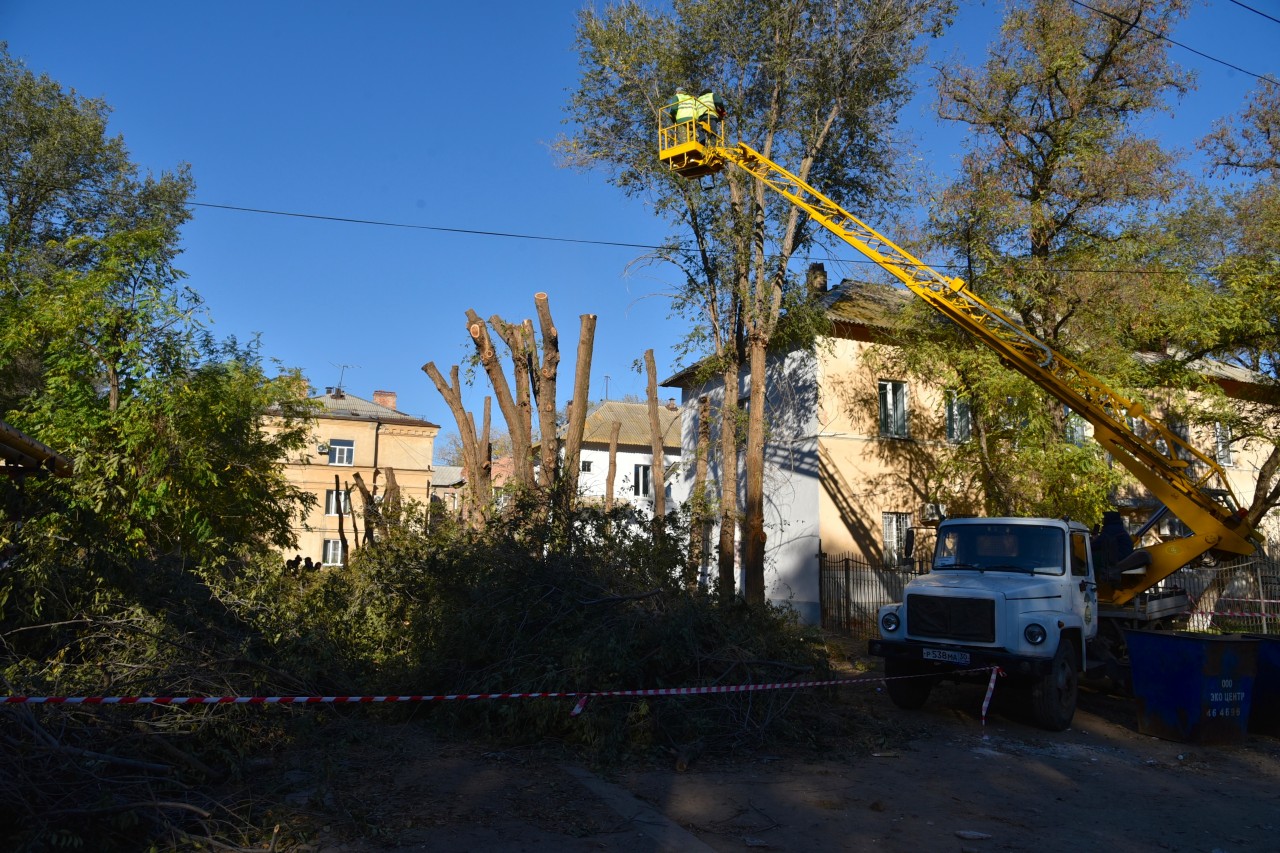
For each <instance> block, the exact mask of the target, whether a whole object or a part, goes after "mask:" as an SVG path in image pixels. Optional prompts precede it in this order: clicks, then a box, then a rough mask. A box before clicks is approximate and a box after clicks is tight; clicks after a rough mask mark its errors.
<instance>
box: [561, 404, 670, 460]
mask: <svg viewBox="0 0 1280 853" xmlns="http://www.w3.org/2000/svg"><path fill="white" fill-rule="evenodd" d="M615 421H616V422H617V423H619V424H621V425H622V428H621V429H620V430H619V431H618V444H619V445H629V446H635V447H649V446H651V445H652V444H653V439H652V434H651V432H650V430H649V405H648V403H624V402H622V401H621V400H606V401H605V402H603V403H601V404H600V408H598V409H596V410H595V411H594V412H592V413H591V414H589V415H587V422H586V425H585V426H584V428H583V431H582V442H583V444H603V445H604V446H606V447H608V446H609V433H610V431H611V430H612V425H613V423H614V422H615ZM658 427H659V429H661V430H662V446H663V447H664V448H669V449H675V450H679V449H680V410H679V409H668V408H667V407H666V406H662V405H660V406H658Z"/></svg>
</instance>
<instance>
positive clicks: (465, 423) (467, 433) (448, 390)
mask: <svg viewBox="0 0 1280 853" xmlns="http://www.w3.org/2000/svg"><path fill="white" fill-rule="evenodd" d="M422 370H423V372H424V373H426V374H427V376H429V377H431V381H432V382H433V383H434V384H435V386H436V390H437V391H439V392H440V396H441V397H443V398H444V401H445V403H447V404H448V406H449V411H450V412H452V413H453V420H454V422H455V423H457V425H458V437H459V438H460V439H461V440H462V457H463V458H462V464H463V466H464V467H465V468H466V471H467V493H468V494H469V495H470V496H471V507H470V509H469V511H468V516H469V520H470V522H471V524H472V525H473V526H474V527H482V526H484V523H485V522H486V521H487V520H488V511H489V497H490V495H491V494H492V467H491V463H490V460H489V447H488V445H489V409H490V398H489V397H485V398H484V431H483V433H482V434H481V435H479V436H477V435H476V424H475V419H474V418H473V417H472V416H471V413H470V412H468V411H467V410H466V409H465V408H463V406H462V383H461V382H460V381H459V378H458V366H457V365H456V364H455V365H454V366H453V367H452V368H450V370H449V382H445V381H444V377H443V376H441V375H440V371H439V370H438V369H437V368H436V365H435V362H433V361H429V362H427V363H426V364H424V365H422Z"/></svg>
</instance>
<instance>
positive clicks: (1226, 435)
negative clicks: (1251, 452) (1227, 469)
mask: <svg viewBox="0 0 1280 853" xmlns="http://www.w3.org/2000/svg"><path fill="white" fill-rule="evenodd" d="M1213 458H1214V459H1216V460H1218V464H1219V465H1231V464H1232V462H1231V427H1230V426H1228V425H1227V424H1224V423H1222V422H1218V423H1216V424H1214V425H1213Z"/></svg>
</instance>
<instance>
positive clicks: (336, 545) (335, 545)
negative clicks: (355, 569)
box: [320, 539, 345, 566]
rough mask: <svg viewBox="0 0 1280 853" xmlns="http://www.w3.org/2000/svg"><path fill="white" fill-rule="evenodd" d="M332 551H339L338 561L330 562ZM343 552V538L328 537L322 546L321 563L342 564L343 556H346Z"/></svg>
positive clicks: (328, 564) (323, 564)
mask: <svg viewBox="0 0 1280 853" xmlns="http://www.w3.org/2000/svg"><path fill="white" fill-rule="evenodd" d="M330 551H336V552H337V558H338V559H337V562H330V561H329V557H330ZM342 552H343V548H342V540H341V539H326V540H324V545H323V548H322V550H321V557H320V565H322V566H341V565H342V563H343V557H344V556H345V555H344V554H343V553H342Z"/></svg>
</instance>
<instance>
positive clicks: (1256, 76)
mask: <svg viewBox="0 0 1280 853" xmlns="http://www.w3.org/2000/svg"><path fill="white" fill-rule="evenodd" d="M1071 2H1072V3H1075V4H1076V5H1077V6H1080V7H1081V8H1084V9H1088V10H1089V11H1090V12H1093V13H1094V14H1097V15H1102V16H1103V17H1106V18H1110V19H1111V20H1113V21H1119V22H1120V23H1122V24H1124V25H1125V26H1129V27H1133V28H1134V29H1135V30H1138V31H1140V32H1144V33H1146V34H1147V35H1149V36H1154V37H1155V38H1158V39H1160V40H1161V41H1167V42H1168V43H1169V44H1172V45H1175V46H1177V47H1180V48H1182V49H1183V50H1187V51H1190V52H1192V53H1194V54H1195V55H1196V56H1199V57H1202V58H1204V59H1207V60H1209V61H1210V62H1216V63H1218V64H1219V65H1225V66H1226V67H1227V68H1230V69H1232V70H1233V71H1239V72H1240V73H1241V74H1248V75H1249V76H1250V77H1252V78H1254V79H1255V80H1266V81H1267V82H1268V83H1271V84H1272V85H1276V86H1280V82H1277V81H1276V80H1274V79H1272V78H1271V77H1268V76H1266V75H1265V74H1255V73H1253V72H1252V71H1250V70H1249V69H1247V68H1241V67H1240V66H1239V65H1233V64H1232V63H1230V62H1227V61H1226V60H1224V59H1219V58H1218V57H1216V56H1210V55H1209V54H1207V53H1205V52H1204V51H1201V50H1196V49H1195V48H1194V47H1190V46H1189V45H1185V44H1183V43H1182V42H1180V41H1174V40H1173V39H1171V38H1169V37H1168V36H1166V35H1162V34H1160V33H1158V32H1156V31H1155V30H1149V29H1147V28H1146V27H1143V26H1140V25H1139V24H1138V22H1137V21H1129V20H1126V19H1124V18H1122V17H1120V16H1119V15H1117V14H1115V13H1113V12H1108V11H1106V10H1105V9H1095V8H1094V7H1092V6H1090V5H1089V4H1088V3H1083V2H1081V0H1071ZM1241 5H1243V4H1241ZM1245 8H1248V7H1247V6H1246V7H1245ZM1259 14H1261V13H1259Z"/></svg>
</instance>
